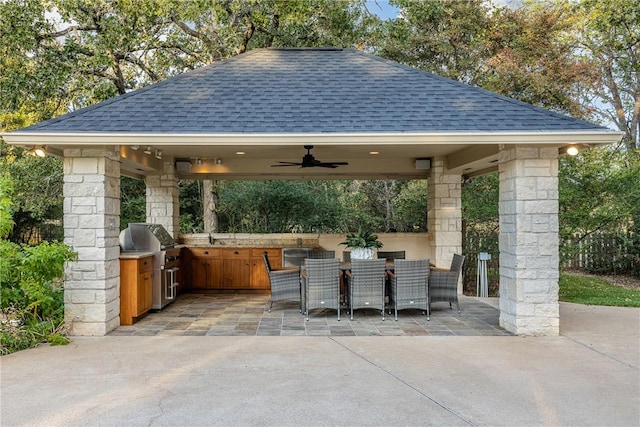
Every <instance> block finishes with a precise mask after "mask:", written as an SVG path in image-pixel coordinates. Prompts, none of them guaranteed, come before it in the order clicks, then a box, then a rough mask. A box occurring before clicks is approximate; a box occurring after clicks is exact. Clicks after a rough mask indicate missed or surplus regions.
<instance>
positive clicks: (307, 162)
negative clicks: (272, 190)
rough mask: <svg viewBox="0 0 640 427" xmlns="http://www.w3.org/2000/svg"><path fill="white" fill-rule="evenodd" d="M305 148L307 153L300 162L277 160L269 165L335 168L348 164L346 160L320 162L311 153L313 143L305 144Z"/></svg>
mask: <svg viewBox="0 0 640 427" xmlns="http://www.w3.org/2000/svg"><path fill="white" fill-rule="evenodd" d="M304 148H305V150H307V154H305V155H304V157H303V158H302V162H301V163H297V162H278V164H277V165H271V167H279V166H300V167H301V168H315V167H320V168H332V169H334V168H337V167H338V166H343V165H348V164H349V163H347V162H321V161H320V160H316V159H315V157H313V155H312V154H311V149H312V148H313V145H305V146H304Z"/></svg>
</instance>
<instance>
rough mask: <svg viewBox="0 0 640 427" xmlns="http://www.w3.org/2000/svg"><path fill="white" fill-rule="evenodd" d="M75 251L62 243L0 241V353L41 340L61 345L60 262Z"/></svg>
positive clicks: (65, 260)
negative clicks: (35, 243)
mask: <svg viewBox="0 0 640 427" xmlns="http://www.w3.org/2000/svg"><path fill="white" fill-rule="evenodd" d="M74 259H76V254H75V253H74V252H73V251H72V250H71V248H69V247H68V246H67V245H65V244H62V243H49V242H44V243H41V244H39V245H37V246H26V245H23V246H20V245H17V244H15V243H12V242H9V241H7V240H0V310H1V312H0V344H1V347H0V348H1V352H2V354H9V353H12V352H15V351H19V350H23V349H26V348H30V347H33V346H35V345H38V344H39V343H42V342H47V341H48V342H50V343H52V344H54V345H55V344H63V343H66V342H68V339H66V337H65V336H64V332H65V331H64V291H63V286H62V276H63V270H64V264H65V262H67V261H71V260H74Z"/></svg>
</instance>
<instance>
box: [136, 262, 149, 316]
mask: <svg viewBox="0 0 640 427" xmlns="http://www.w3.org/2000/svg"><path fill="white" fill-rule="evenodd" d="M152 278H153V273H152V272H151V271H147V272H144V273H140V274H138V284H137V285H138V292H137V294H138V295H137V301H136V305H137V309H136V313H137V314H136V316H140V315H141V314H143V313H146V312H147V311H149V310H151V305H152V303H153V288H152Z"/></svg>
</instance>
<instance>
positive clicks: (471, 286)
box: [463, 228, 640, 296]
mask: <svg viewBox="0 0 640 427" xmlns="http://www.w3.org/2000/svg"><path fill="white" fill-rule="evenodd" d="M480 252H487V253H489V254H491V260H490V261H488V262H487V277H488V283H489V296H498V294H499V287H500V285H499V283H500V263H499V255H500V252H499V249H498V232H497V231H491V232H483V231H482V230H474V229H469V228H467V229H465V232H464V240H463V253H464V254H465V255H466V257H467V258H466V261H465V265H464V269H463V291H464V293H465V295H476V287H477V286H476V282H477V269H478V253H480ZM560 268H561V269H563V270H567V269H579V270H584V271H588V272H591V273H599V274H628V275H632V276H635V277H640V237H639V236H638V235H636V234H634V233H631V232H619V233H591V234H588V235H574V236H572V237H571V238H570V239H566V240H564V241H562V242H561V244H560Z"/></svg>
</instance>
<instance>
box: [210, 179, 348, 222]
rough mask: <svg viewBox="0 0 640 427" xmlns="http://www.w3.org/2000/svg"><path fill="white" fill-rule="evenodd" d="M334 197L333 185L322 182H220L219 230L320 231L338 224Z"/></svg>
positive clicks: (338, 213)
mask: <svg viewBox="0 0 640 427" xmlns="http://www.w3.org/2000/svg"><path fill="white" fill-rule="evenodd" d="M338 196H339V195H338V193H337V191H336V188H335V187H334V186H332V185H330V183H326V182H324V181H298V182H296V181H228V182H223V183H221V186H220V199H219V206H220V207H219V211H218V212H219V218H220V230H224V231H227V232H263V233H285V232H323V231H326V230H327V229H331V227H333V226H335V224H337V223H338V219H339V218H340V207H339V204H338Z"/></svg>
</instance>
